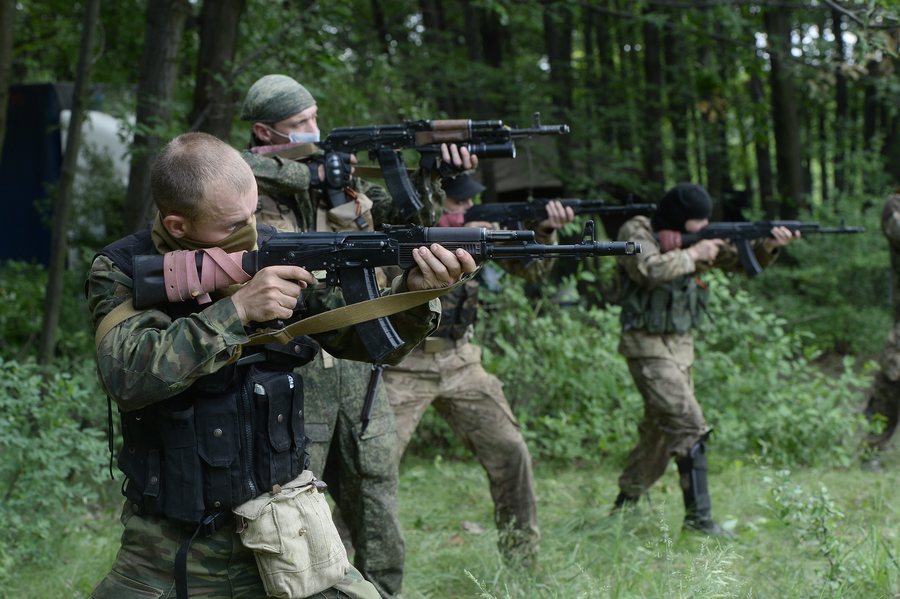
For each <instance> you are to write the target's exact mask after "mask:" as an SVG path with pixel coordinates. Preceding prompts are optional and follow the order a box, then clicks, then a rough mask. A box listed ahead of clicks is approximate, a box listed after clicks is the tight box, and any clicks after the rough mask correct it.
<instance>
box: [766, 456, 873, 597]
mask: <svg viewBox="0 0 900 599" xmlns="http://www.w3.org/2000/svg"><path fill="white" fill-rule="evenodd" d="M766 482H767V483H769V484H770V485H771V489H770V495H769V506H770V509H771V510H772V513H773V514H774V515H775V517H776V518H777V520H778V521H779V522H780V523H781V524H782V525H783V526H784V527H785V529H786V530H787V531H790V534H792V535H793V536H794V537H795V538H796V539H797V540H798V541H799V547H800V548H801V550H802V551H803V553H804V554H806V555H805V556H806V557H807V559H809V560H813V561H814V563H816V564H819V565H818V566H817V568H816V573H817V575H818V576H819V578H820V582H821V585H822V588H823V593H822V596H825V597H846V596H860V597H862V596H875V595H877V593H878V589H877V587H878V586H879V584H878V583H879V582H880V581H883V580H884V579H885V578H887V577H888V574H889V573H888V572H885V570H886V569H887V568H889V567H890V565H889V563H884V562H882V563H879V561H877V560H871V559H870V556H871V555H872V552H871V551H864V550H861V547H863V546H864V545H869V544H871V542H872V541H873V540H874V541H875V548H876V550H878V549H881V547H879V546H878V545H879V543H878V536H877V534H873V533H874V532H875V531H874V529H869V530H865V533H864V534H865V535H866V536H865V538H863V539H862V540H860V541H856V542H854V543H850V542H848V541H847V540H846V538H845V537H844V536H843V535H842V533H844V530H843V529H844V528H845V527H846V525H847V523H846V520H847V516H846V515H845V514H844V512H843V511H842V508H841V507H840V506H839V505H838V503H837V501H835V499H834V498H833V497H832V496H831V494H830V493H829V491H828V488H827V487H826V485H824V484H821V483H820V484H819V485H818V487H817V489H816V490H815V491H811V492H810V491H807V490H806V489H805V488H804V487H803V486H801V485H799V484H797V483H796V482H795V481H793V480H792V479H791V472H790V471H787V470H782V471H778V472H776V473H775V474H774V476H771V477H766Z"/></svg>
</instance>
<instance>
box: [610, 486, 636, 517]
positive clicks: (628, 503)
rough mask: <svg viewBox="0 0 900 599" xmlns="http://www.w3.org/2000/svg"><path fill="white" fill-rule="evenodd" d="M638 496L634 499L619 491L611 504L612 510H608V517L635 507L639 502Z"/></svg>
mask: <svg viewBox="0 0 900 599" xmlns="http://www.w3.org/2000/svg"><path fill="white" fill-rule="evenodd" d="M640 499H641V498H640V496H638V497H634V496H632V495H628V494H627V493H625V491H619V494H618V495H617V496H616V500H615V501H614V502H613V506H612V509H611V510H609V515H610V516H614V515H616V514H618V513H619V512H621V511H623V510H624V511H627V510H630V509H632V508H634V507H636V506H637V504H638V501H640Z"/></svg>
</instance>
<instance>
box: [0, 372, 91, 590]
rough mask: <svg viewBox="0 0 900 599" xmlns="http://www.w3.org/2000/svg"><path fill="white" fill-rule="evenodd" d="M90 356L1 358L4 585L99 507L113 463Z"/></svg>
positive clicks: (47, 555) (0, 576) (0, 583)
mask: <svg viewBox="0 0 900 599" xmlns="http://www.w3.org/2000/svg"><path fill="white" fill-rule="evenodd" d="M96 380H97V379H96V374H95V372H94V367H93V362H92V361H76V362H72V363H70V364H66V365H59V366H57V367H56V368H55V369H54V370H53V371H50V372H46V373H45V372H42V370H41V369H40V367H38V366H37V365H36V364H35V363H34V362H33V361H31V360H25V361H21V362H19V361H15V360H6V359H3V358H0V414H2V416H0V455H2V456H3V459H2V460H0V493H2V497H3V500H2V501H0V519H2V521H3V528H2V532H0V587H6V586H7V584H8V582H9V579H10V578H11V577H13V576H15V573H16V570H17V568H18V567H19V565H20V564H22V563H23V562H42V561H43V562H46V561H47V560H49V559H52V553H51V552H50V551H48V549H47V547H48V542H49V541H52V540H55V539H56V538H58V536H59V535H60V534H61V533H62V532H65V531H67V530H71V528H72V525H76V526H77V525H79V524H80V522H81V520H82V519H83V518H85V517H86V516H87V514H88V513H89V512H90V511H91V510H92V509H94V508H95V507H96V503H97V501H98V500H99V499H100V492H99V489H100V487H101V484H102V482H103V481H104V478H105V476H106V470H105V469H104V466H105V464H106V463H107V450H106V435H105V433H104V430H105V428H106V427H105V422H106V414H105V408H104V402H103V400H102V398H103V393H102V392H101V391H100V390H99V389H98V385H97V382H96Z"/></svg>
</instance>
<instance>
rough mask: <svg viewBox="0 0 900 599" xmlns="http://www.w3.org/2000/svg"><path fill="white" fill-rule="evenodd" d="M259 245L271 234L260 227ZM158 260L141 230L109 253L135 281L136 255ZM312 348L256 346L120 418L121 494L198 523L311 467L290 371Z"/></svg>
mask: <svg viewBox="0 0 900 599" xmlns="http://www.w3.org/2000/svg"><path fill="white" fill-rule="evenodd" d="M258 229H259V234H260V240H263V239H265V238H268V237H269V236H271V234H272V233H274V229H273V228H272V227H268V226H265V225H261V226H259V227H258ZM150 253H156V250H155V249H154V247H153V244H152V241H151V239H150V232H149V231H144V232H141V233H138V234H135V235H132V236H130V237H127V238H125V239H123V240H120V241H118V242H116V243H114V244H112V245H110V246H108V247H106V248H104V249H103V250H102V251H101V252H100V254H101V255H104V256H107V257H108V258H109V259H110V260H112V261H113V263H114V264H115V265H116V266H117V267H118V268H120V269H121V270H122V271H123V272H124V273H125V274H126V275H128V276H129V277H130V276H131V275H132V272H133V271H132V256H135V255H140V254H150ZM160 309H162V310H163V311H165V312H166V313H168V314H169V315H170V316H172V317H173V318H177V317H181V316H185V315H187V314H190V313H192V312H196V311H198V310H200V309H201V306H199V305H198V304H196V302H185V303H183V304H169V305H165V306H160ZM316 350H317V346H316V344H315V342H314V341H312V340H311V339H308V338H306V337H300V338H297V339H295V340H294V342H292V343H291V344H288V345H283V346H282V345H266V346H263V347H261V348H259V349H258V350H257V348H249V352H250V353H248V352H245V353H243V354H242V357H241V359H240V360H238V361H237V362H236V363H234V364H230V365H228V366H226V367H225V368H222V369H221V370H219V371H218V372H216V373H214V374H211V375H209V376H205V377H203V378H201V379H199V380H198V381H197V382H196V383H194V384H193V385H192V386H191V387H190V388H189V389H187V390H186V391H184V392H183V393H181V394H179V395H176V396H174V397H170V398H168V399H166V400H163V401H160V402H158V403H155V404H152V405H150V406H147V407H145V408H142V409H140V410H135V411H131V412H120V416H121V422H122V437H123V446H122V450H121V452H120V453H119V460H118V466H119V468H120V469H121V470H122V472H124V473H125V476H126V477H127V483H126V485H125V487H124V490H123V493H124V494H125V496H126V497H127V498H128V500H129V501H130V502H131V503H132V504H133V506H134V507H133V509H135V510H136V511H137V512H139V513H142V514H153V515H163V516H165V517H167V518H171V519H173V520H178V521H181V522H185V523H199V522H200V521H201V520H202V519H203V517H204V515H206V514H209V513H210V512H213V511H216V510H220V509H229V510H230V508H232V507H234V506H237V505H240V504H242V503H244V502H246V501H249V500H250V499H253V498H254V497H256V496H257V495H259V494H261V493H264V492H266V491H270V490H271V489H272V487H273V486H274V485H276V484H284V483H287V482H289V481H291V480H292V479H294V478H296V477H297V476H298V475H299V474H300V472H302V471H303V470H304V469H305V468H306V465H307V462H308V456H307V454H306V437H305V435H304V424H303V386H302V381H301V379H300V377H299V376H298V375H296V374H294V373H293V372H292V371H293V369H294V368H295V367H297V366H299V365H302V364H305V363H306V362H308V361H309V360H311V359H312V358H313V357H314V356H315V351H316Z"/></svg>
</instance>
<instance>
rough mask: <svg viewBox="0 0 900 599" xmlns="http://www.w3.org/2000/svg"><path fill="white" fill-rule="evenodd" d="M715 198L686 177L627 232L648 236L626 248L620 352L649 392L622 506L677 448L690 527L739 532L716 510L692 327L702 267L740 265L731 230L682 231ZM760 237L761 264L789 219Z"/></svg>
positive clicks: (695, 225) (703, 218) (622, 486)
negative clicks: (635, 250)
mask: <svg viewBox="0 0 900 599" xmlns="http://www.w3.org/2000/svg"><path fill="white" fill-rule="evenodd" d="M711 214H712V199H711V198H710V197H709V194H708V193H707V192H706V190H705V189H703V188H702V187H700V186H699V185H693V184H690V183H679V184H678V185H676V186H675V187H673V188H672V189H670V190H669V191H668V192H666V194H665V195H664V196H663V198H662V200H661V201H660V202H659V205H658V207H657V209H656V212H655V213H654V214H653V216H652V217H651V218H647V217H646V216H636V217H634V218H632V219H631V220H629V221H628V222H626V223H625V224H624V225H623V226H622V228H621V229H620V230H619V233H618V239H620V240H626V239H628V240H632V241H635V242H638V243H640V244H641V253H640V254H638V255H637V256H633V257H628V258H627V259H621V258H617V260H618V262H619V268H620V269H621V271H622V272H623V274H624V276H623V277H622V280H623V293H622V312H621V321H622V336H621V339H620V342H619V353H621V354H622V355H623V356H625V358H626V360H627V361H628V369H629V371H630V372H631V376H632V378H634V382H635V385H636V386H637V388H638V390H639V391H640V393H641V397H642V398H643V400H644V418H643V420H642V421H641V424H640V426H639V427H638V431H639V435H640V438H639V440H638V443H637V445H636V446H635V447H634V449H632V450H631V453H630V454H629V456H628V461H627V463H626V465H625V469H624V471H623V472H622V475H621V476H620V477H619V495H618V497H616V500H615V504H614V508H613V509H614V511H615V510H618V509H620V508H622V507H625V506H629V505H633V504H636V503H637V502H638V500H639V499H640V497H641V495H643V494H644V493H646V492H647V490H648V489H649V488H650V487H651V486H652V485H653V483H655V482H656V481H657V480H659V478H660V477H662V475H663V474H664V473H665V471H666V468H667V467H668V465H669V460H671V459H672V458H673V457H674V458H675V462H676V464H677V465H678V473H679V475H680V479H681V489H682V492H683V493H684V506H685V517H684V528H685V530H689V531H697V532H701V533H705V534H709V535H720V536H721V535H724V536H732V533H731V532H730V531H726V530H724V529H723V528H722V527H721V526H719V525H718V524H717V523H716V522H715V520H713V518H712V509H711V503H710V498H709V488H708V485H707V471H706V449H707V447H706V441H707V438H708V437H709V432H710V428H709V427H708V426H707V425H706V421H705V420H704V418H703V411H702V410H701V409H700V404H699V403H697V400H696V399H695V397H694V385H693V381H692V379H691V365H692V364H693V362H694V341H693V334H692V331H693V329H694V328H696V327H697V325H698V324H699V323H700V319H701V317H702V315H703V313H704V312H705V311H706V303H707V298H708V289H707V285H706V284H705V283H704V282H703V281H702V280H701V279H700V277H699V274H698V273H699V272H702V271H704V270H708V269H709V268H712V267H715V268H722V269H727V270H739V261H738V258H737V252H736V250H735V248H734V247H733V246H731V245H729V244H728V243H727V242H725V241H723V240H721V239H705V240H701V241H698V242H697V243H695V244H694V245H692V246H690V247H686V248H682V247H681V239H682V237H681V235H682V233H696V232H697V231H699V230H700V229H702V228H703V227H705V226H706V225H708V224H709V217H710V215H711ZM771 234H772V237H771V238H767V239H764V240H758V241H756V242H755V243H754V250H755V253H756V257H757V259H758V260H759V262H760V264H761V265H763V266H766V265H768V264H771V262H772V261H773V260H774V259H775V255H776V253H777V251H778V248H779V247H782V246H784V245H786V244H788V243H790V241H791V240H792V239H794V236H793V234H792V233H791V232H790V231H789V230H788V229H785V228H784V227H775V228H774V229H772V233H771Z"/></svg>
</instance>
